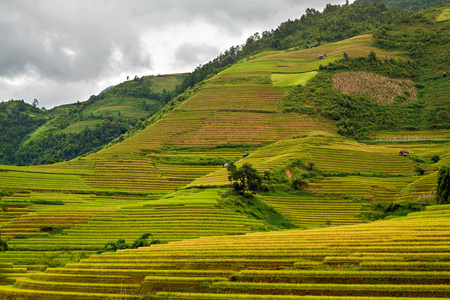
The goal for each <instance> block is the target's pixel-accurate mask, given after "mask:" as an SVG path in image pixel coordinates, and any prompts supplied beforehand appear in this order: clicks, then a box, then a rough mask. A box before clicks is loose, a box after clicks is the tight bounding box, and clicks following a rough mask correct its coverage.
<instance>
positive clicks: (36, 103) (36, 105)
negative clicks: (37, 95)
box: [33, 99, 39, 108]
mask: <svg viewBox="0 0 450 300" xmlns="http://www.w3.org/2000/svg"><path fill="white" fill-rule="evenodd" d="M38 105H39V101H38V99H34V100H33V107H36V108H37V107H38Z"/></svg>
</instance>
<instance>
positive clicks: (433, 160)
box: [431, 154, 441, 163]
mask: <svg viewBox="0 0 450 300" xmlns="http://www.w3.org/2000/svg"><path fill="white" fill-rule="evenodd" d="M440 160H441V158H440V157H439V155H436V154H435V155H433V156H432V157H431V161H432V162H434V163H437V162H438V161H440Z"/></svg>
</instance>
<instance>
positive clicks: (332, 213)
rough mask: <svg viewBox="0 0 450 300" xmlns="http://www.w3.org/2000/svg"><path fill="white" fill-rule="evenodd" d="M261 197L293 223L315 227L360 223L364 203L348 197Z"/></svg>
mask: <svg viewBox="0 0 450 300" xmlns="http://www.w3.org/2000/svg"><path fill="white" fill-rule="evenodd" d="M262 199H263V200H264V201H265V202H266V203H267V204H269V205H271V206H273V207H275V208H276V209H277V210H278V211H279V212H281V213H282V214H284V215H285V216H287V217H288V218H289V219H290V220H291V221H292V222H293V223H294V224H296V225H300V226H308V227H317V226H329V225H348V224H357V223H361V222H362V221H361V219H360V218H359V217H358V215H359V214H361V213H362V212H363V204H364V203H355V202H352V201H351V200H348V199H338V198H333V197H319V196H317V197H314V196H313V195H311V196H263V197H262Z"/></svg>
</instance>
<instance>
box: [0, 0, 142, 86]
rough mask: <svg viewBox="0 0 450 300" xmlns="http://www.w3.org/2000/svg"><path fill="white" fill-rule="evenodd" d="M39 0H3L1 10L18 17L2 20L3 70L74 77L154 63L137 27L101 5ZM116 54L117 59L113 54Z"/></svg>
mask: <svg viewBox="0 0 450 300" xmlns="http://www.w3.org/2000/svg"><path fill="white" fill-rule="evenodd" d="M10 3H16V2H12V1H10ZM30 3H31V4H30ZM36 3H37V4H36ZM36 3H35V2H31V1H28V2H27V1H19V2H17V3H16V4H17V5H16V6H13V5H12V4H9V5H5V6H3V4H4V2H3V1H2V2H1V5H2V11H3V14H11V15H14V16H15V18H10V19H9V20H5V21H4V20H3V19H2V20H0V33H1V36H2V37H3V41H2V43H1V46H0V53H1V59H0V76H15V75H19V74H21V73H23V72H27V71H28V70H29V69H30V68H32V69H33V70H35V71H36V72H37V73H38V74H39V75H40V76H42V77H44V78H51V79H55V80H60V81H73V80H86V79H93V78H97V77H99V76H104V75H108V74H109V73H110V72H113V71H114V70H115V69H116V68H117V67H119V68H120V67H122V68H123V67H125V68H133V67H141V66H146V67H147V68H149V67H150V57H149V55H148V53H146V52H145V51H143V49H142V45H141V40H140V36H139V33H138V32H136V31H134V30H133V29H132V28H131V26H127V22H124V23H123V24H121V23H120V22H119V21H118V20H116V19H115V16H114V14H112V13H110V12H108V10H103V8H102V7H101V6H91V5H87V6H86V7H85V8H84V9H81V7H77V6H75V5H74V4H71V3H72V2H70V1H64V2H63V1H37V2H36ZM62 3H64V5H62ZM73 3H77V2H73ZM28 4H29V5H28ZM118 54H120V56H121V60H120V64H119V65H117V64H118V62H115V60H114V55H118ZM114 63H116V64H114Z"/></svg>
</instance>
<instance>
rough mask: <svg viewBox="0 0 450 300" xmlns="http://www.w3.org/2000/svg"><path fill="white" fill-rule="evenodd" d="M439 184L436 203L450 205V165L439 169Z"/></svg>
mask: <svg viewBox="0 0 450 300" xmlns="http://www.w3.org/2000/svg"><path fill="white" fill-rule="evenodd" d="M437 184H438V186H437V191H436V202H437V203H438V204H450V165H447V166H442V167H440V168H439V172H438V179H437Z"/></svg>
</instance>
